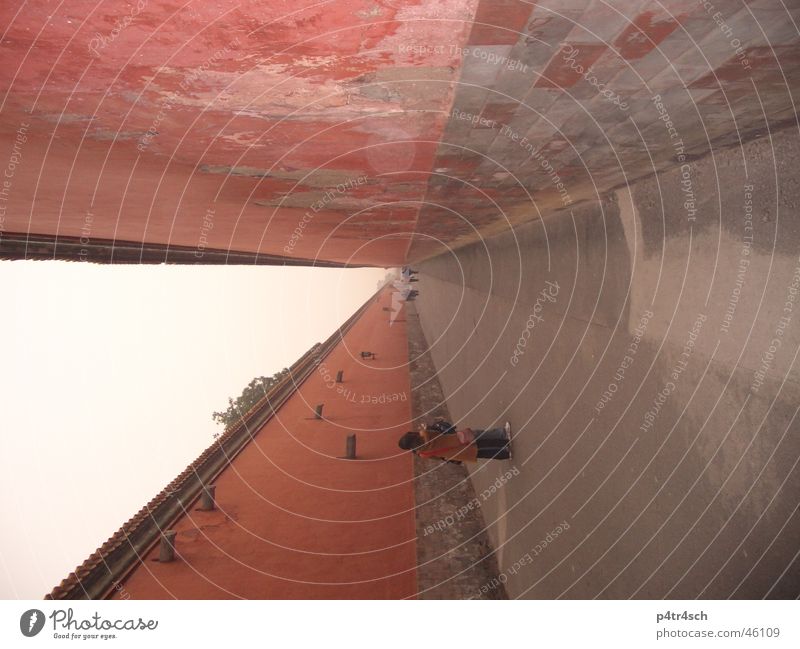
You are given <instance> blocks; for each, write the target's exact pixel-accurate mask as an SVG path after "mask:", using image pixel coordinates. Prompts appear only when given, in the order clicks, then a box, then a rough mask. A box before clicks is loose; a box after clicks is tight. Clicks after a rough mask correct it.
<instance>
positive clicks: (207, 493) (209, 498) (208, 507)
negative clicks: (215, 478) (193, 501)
mask: <svg viewBox="0 0 800 649" xmlns="http://www.w3.org/2000/svg"><path fill="white" fill-rule="evenodd" d="M216 491H217V485H213V484H210V485H208V486H207V487H203V490H202V491H201V492H200V507H198V509H199V510H200V511H202V512H210V511H212V510H214V509H216V503H215V502H214V494H215V493H216Z"/></svg>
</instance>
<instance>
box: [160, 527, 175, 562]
mask: <svg viewBox="0 0 800 649" xmlns="http://www.w3.org/2000/svg"><path fill="white" fill-rule="evenodd" d="M176 534H177V532H176V531H175V530H167V531H166V532H164V533H163V534H162V536H161V547H160V548H159V549H158V560H159V561H160V562H161V563H169V562H170V561H174V560H175V535H176Z"/></svg>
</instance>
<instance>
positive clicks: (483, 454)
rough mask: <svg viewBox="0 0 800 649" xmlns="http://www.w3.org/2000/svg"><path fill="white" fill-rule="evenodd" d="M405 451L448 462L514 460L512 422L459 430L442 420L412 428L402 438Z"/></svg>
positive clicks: (399, 443)
mask: <svg viewBox="0 0 800 649" xmlns="http://www.w3.org/2000/svg"><path fill="white" fill-rule="evenodd" d="M398 446H399V447H400V448H402V449H403V450H405V451H411V452H412V453H414V454H415V455H419V456H420V457H426V458H436V459H439V460H444V461H446V462H455V463H458V464H460V463H461V462H477V461H478V460H482V459H484V460H509V459H511V424H509V423H508V422H506V424H505V426H504V427H503V428H490V429H477V430H473V429H471V428H463V429H461V430H457V429H456V427H455V426H453V424H451V423H450V422H447V421H445V420H444V419H438V420H437V421H435V422H434V423H433V424H431V425H427V424H421V425H420V429H419V432H416V431H409V432H407V433H406V434H405V435H403V436H402V437H401V438H400V440H399V441H398Z"/></svg>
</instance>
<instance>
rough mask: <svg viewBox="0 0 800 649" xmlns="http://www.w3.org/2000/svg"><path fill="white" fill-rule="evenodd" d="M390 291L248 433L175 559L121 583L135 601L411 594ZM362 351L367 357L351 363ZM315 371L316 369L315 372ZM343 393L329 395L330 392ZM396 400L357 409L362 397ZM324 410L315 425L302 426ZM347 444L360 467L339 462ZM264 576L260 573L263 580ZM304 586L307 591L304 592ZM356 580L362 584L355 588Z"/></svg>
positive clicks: (409, 495) (401, 357) (397, 334)
mask: <svg viewBox="0 0 800 649" xmlns="http://www.w3.org/2000/svg"><path fill="white" fill-rule="evenodd" d="M390 304H391V293H390V292H389V291H384V292H383V293H382V294H381V296H380V301H377V302H375V303H374V304H372V305H371V306H370V308H369V309H368V311H367V312H366V313H365V314H364V315H363V316H362V317H361V319H360V320H359V321H358V322H357V323H356V324H355V325H354V326H353V328H352V329H351V330H350V331H349V332H348V333H347V334H346V336H345V338H344V342H343V343H340V344H339V345H338V346H337V347H336V349H335V350H334V351H333V352H332V353H331V354H330V355H329V356H328V357H327V358H326V359H325V360H324V367H325V368H327V369H328V371H329V372H330V374H331V377H335V375H336V371H337V370H338V369H343V370H344V379H345V380H344V383H342V384H338V385H335V387H334V388H330V387H327V385H326V380H325V379H324V377H323V376H322V373H320V372H319V371H318V372H316V373H314V374H313V375H312V376H311V377H310V378H308V379H307V380H306V382H305V383H303V384H302V385H301V386H300V389H299V390H298V391H297V392H296V393H295V395H293V396H292V397H291V398H290V400H289V401H288V402H287V403H286V404H285V405H284V406H283V407H281V409H280V410H279V412H278V417H276V418H274V419H273V420H271V421H270V422H268V423H267V424H266V425H265V426H264V427H263V428H262V429H261V430H260V431H258V433H257V434H256V435H255V438H254V441H253V442H251V443H250V444H249V445H248V446H247V448H246V449H245V450H244V451H243V452H242V453H241V454H240V455H238V456H237V457H236V459H235V460H234V461H233V463H232V464H231V466H230V467H229V468H228V469H226V470H225V471H224V472H223V473H222V475H220V477H219V478H218V479H217V480H216V481H215V483H216V485H217V490H216V496H217V501H218V504H219V510H218V511H214V512H198V511H195V509H194V507H195V506H196V505H193V506H192V507H191V508H189V513H188V514H187V515H186V516H184V517H182V518H181V519H180V520H179V521H178V522H177V523H176V524H175V525H174V526H173V527H174V529H176V530H178V535H177V538H176V548H177V551H178V553H179V554H180V559H179V560H177V561H175V562H174V563H170V564H160V563H158V562H155V561H153V559H154V558H155V557H156V556H157V551H156V550H153V551H151V552H150V553H149V555H148V556H147V557H146V558H145V560H144V562H143V563H142V564H141V566H140V567H138V568H137V569H136V570H135V571H134V572H133V573H132V574H131V576H130V577H129V578H128V579H127V580H126V581H125V582H124V584H123V586H124V591H122V590H121V591H120V593H124V592H127V593H128V596H129V597H131V598H133V599H149V598H168V597H177V598H179V599H204V598H231V597H244V598H252V599H271V598H336V599H340V598H403V597H413V596H414V594H415V592H416V537H415V524H414V494H413V488H412V478H413V469H412V464H411V456H410V455H409V454H408V453H403V452H401V451H400V450H399V449H398V447H397V439H398V438H399V436H400V435H401V434H402V433H403V432H404V431H405V430H407V429H408V422H409V420H410V417H411V411H410V405H409V404H410V398H411V396H410V395H411V386H410V378H409V372H408V367H407V364H406V363H407V360H408V359H407V349H406V330H405V324H404V322H403V319H404V318H403V317H402V314H401V316H400V317H399V318H397V320H396V321H395V322H394V324H393V325H392V326H391V327H390V326H389V324H388V320H389V314H388V312H386V311H383V308H384V307H388V306H390ZM362 350H369V351H373V352H375V353H376V354H377V359H376V360H373V361H361V359H360V358H359V357H358V354H359V352H360V351H362ZM320 367H322V366H320ZM337 387H341V388H342V389H343V390H349V391H350V392H349V393H348V392H345V393H343V394H338V395H337V393H336V388H337ZM381 394H388V395H393V394H403V395H405V400H404V401H400V400H398V401H392V402H390V403H386V404H372V403H362V401H364V400H365V399H364V396H363V395H372V396H379V395H381ZM317 403H324V404H325V407H324V415H325V420H324V421H317V420H314V419H312V418H311V417H313V408H314V406H315V405H316V404H317ZM351 432H355V433H356V435H357V450H358V456H359V458H360V459H359V460H355V461H348V460H341V459H338V457H339V456H341V455H343V453H344V445H345V437H346V436H347V435H348V434H350V433H351ZM265 573H267V574H265ZM303 582H312V583H303ZM358 582H361V583H358Z"/></svg>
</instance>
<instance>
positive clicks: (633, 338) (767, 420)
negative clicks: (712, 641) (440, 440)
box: [417, 129, 800, 598]
mask: <svg viewBox="0 0 800 649" xmlns="http://www.w3.org/2000/svg"><path fill="white" fill-rule="evenodd" d="M798 158H800V138H799V137H798V135H797V131H796V130H794V131H792V130H789V129H787V130H784V131H780V132H777V133H769V134H768V135H767V136H766V137H763V138H761V139H758V140H755V141H753V142H750V143H749V144H747V145H745V146H744V147H743V148H739V147H736V148H729V149H726V150H714V151H713V153H712V154H711V155H709V156H707V157H705V158H702V159H700V160H697V161H695V162H693V163H692V164H691V165H689V166H688V167H687V166H684V167H679V166H676V167H675V168H673V169H671V170H669V171H667V172H665V173H662V174H660V175H658V176H653V177H651V178H648V179H646V180H644V181H642V182H639V183H637V184H635V185H634V186H632V187H631V188H630V189H622V190H618V191H616V192H614V193H612V194H608V195H606V196H604V197H603V199H602V201H598V202H596V203H595V204H593V205H590V206H588V207H585V208H581V209H577V210H574V211H573V212H571V213H569V212H568V213H561V214H558V215H555V216H553V217H552V218H546V219H545V220H544V221H537V222H534V223H529V224H526V225H524V226H521V227H519V228H517V229H516V230H513V231H509V232H507V233H505V234H502V235H500V236H498V237H496V238H492V239H488V240H483V241H480V242H478V243H476V244H474V245H472V246H469V247H467V248H462V249H460V250H458V251H455V252H452V251H449V252H446V253H445V254H442V255H440V256H438V257H436V258H433V259H431V260H429V261H427V262H425V263H422V264H419V265H418V267H419V269H420V271H421V273H420V282H419V284H418V288H419V290H420V295H419V297H418V299H417V305H418V309H419V312H420V319H421V323H422V326H423V329H424V332H425V335H426V337H427V339H428V342H429V344H430V347H431V349H430V351H431V354H432V356H433V359H434V362H435V364H436V367H437V369H438V376H439V380H440V381H441V383H442V386H443V390H444V393H445V395H446V400H447V406H448V408H449V409H450V412H451V413H452V415H453V417H454V419H455V420H456V421H458V422H461V423H464V424H467V425H471V426H473V427H486V426H490V425H493V424H498V423H501V422H502V421H504V420H506V419H508V420H510V421H511V422H512V424H513V427H514V430H515V436H514V457H513V459H512V460H510V461H504V462H495V461H492V462H482V463H480V464H479V465H478V466H477V468H475V469H474V470H472V472H471V478H472V480H473V484H474V486H475V490H476V492H480V491H482V490H483V489H485V488H487V486H488V485H491V484H492V483H493V482H494V481H495V480H496V479H497V478H498V476H500V475H502V474H504V473H505V472H506V471H507V470H508V469H509V467H512V466H516V467H518V468H519V469H520V474H519V475H518V476H516V477H514V478H513V479H512V480H510V481H509V482H508V483H507V484H505V486H503V488H502V489H500V490H499V491H498V493H497V494H496V495H495V496H494V497H493V498H492V499H491V500H490V502H489V503H487V504H486V505H484V507H483V514H484V517H485V518H486V522H487V524H488V526H489V533H490V537H491V539H492V541H493V544H494V546H495V548H496V550H497V556H498V561H499V565H500V570H501V573H502V574H504V575H505V577H506V589H507V591H508V595H509V597H512V598H519V597H521V598H596V597H600V598H628V597H637V598H695V597H703V598H727V597H734V598H762V597H771V598H776V597H780V598H787V597H791V598H795V597H797V596H798V594H800V562H799V561H798V555H799V554H800V553H799V552H798V547H800V517H798V513H797V510H798V503H799V502H800V472H799V471H798V467H797V465H798V461H800V436H798V431H799V430H800V421H799V420H798V417H797V411H798V408H799V407H800V375H798V369H797V355H798V351H800V295H798V288H799V287H800V259H798V254H799V253H800V238H798V236H797V235H798V224H799V223H800V215H798V210H797V208H798V180H797V178H796V176H795V171H794V170H796V169H797V162H798ZM690 192H691V194H692V195H693V196H694V198H695V203H696V204H695V205H694V206H691V205H689V206H687V204H686V203H687V197H688V196H689V193H690ZM692 209H696V212H693V211H692ZM692 217H694V219H692ZM548 282H549V284H548ZM515 350H516V351H515Z"/></svg>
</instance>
